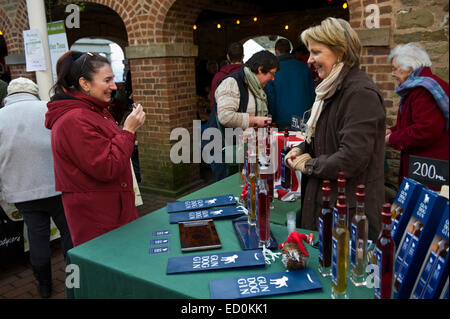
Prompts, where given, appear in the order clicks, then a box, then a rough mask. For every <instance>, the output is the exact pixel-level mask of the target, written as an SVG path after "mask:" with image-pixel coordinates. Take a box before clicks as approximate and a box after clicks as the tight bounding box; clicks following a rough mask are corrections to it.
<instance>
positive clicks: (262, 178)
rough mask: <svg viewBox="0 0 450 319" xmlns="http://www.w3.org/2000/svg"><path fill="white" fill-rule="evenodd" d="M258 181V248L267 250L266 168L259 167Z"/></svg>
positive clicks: (269, 237)
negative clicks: (264, 247)
mask: <svg viewBox="0 0 450 319" xmlns="http://www.w3.org/2000/svg"><path fill="white" fill-rule="evenodd" d="M259 171H260V175H259V181H258V211H257V214H258V218H257V219H256V230H257V233H258V237H259V247H263V245H265V246H266V248H268V247H269V246H270V243H271V234H270V199H269V185H267V168H266V167H264V166H263V167H260V170H259Z"/></svg>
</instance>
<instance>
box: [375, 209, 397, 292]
mask: <svg viewBox="0 0 450 319" xmlns="http://www.w3.org/2000/svg"><path fill="white" fill-rule="evenodd" d="M391 224H392V214H391V205H390V204H388V203H386V204H384V205H383V211H382V212H381V232H380V235H379V236H378V239H377V243H376V246H375V253H374V256H375V260H376V266H377V269H378V278H377V281H376V282H375V299H391V296H392V281H393V276H394V251H395V244H394V240H393V239H392V236H391V226H392V225H391Z"/></svg>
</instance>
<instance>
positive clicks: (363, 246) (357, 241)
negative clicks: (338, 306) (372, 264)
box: [350, 185, 369, 287]
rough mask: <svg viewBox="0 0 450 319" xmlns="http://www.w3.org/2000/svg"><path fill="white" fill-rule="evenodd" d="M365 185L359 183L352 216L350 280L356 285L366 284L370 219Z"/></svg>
mask: <svg viewBox="0 0 450 319" xmlns="http://www.w3.org/2000/svg"><path fill="white" fill-rule="evenodd" d="M364 188H365V187H364V185H358V186H357V191H356V213H355V215H354V216H353V218H352V224H351V239H352V241H351V242H352V244H351V248H350V261H351V263H350V264H351V268H350V269H351V272H350V280H351V282H352V283H353V285H355V286H356V287H359V286H364V285H365V284H366V279H365V274H366V265H367V237H368V232H369V221H368V219H367V216H366V214H365V209H364V200H365V196H366V194H365V192H364Z"/></svg>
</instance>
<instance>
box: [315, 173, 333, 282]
mask: <svg viewBox="0 0 450 319" xmlns="http://www.w3.org/2000/svg"><path fill="white" fill-rule="evenodd" d="M330 185H331V183H330V181H329V180H324V181H323V183H322V210H321V212H320V215H319V227H318V229H319V272H320V274H321V275H322V276H323V277H328V276H331V238H332V236H333V227H332V226H333V211H332V209H331V203H330V193H331V188H330Z"/></svg>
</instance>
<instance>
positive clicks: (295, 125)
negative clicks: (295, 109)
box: [291, 115, 302, 131]
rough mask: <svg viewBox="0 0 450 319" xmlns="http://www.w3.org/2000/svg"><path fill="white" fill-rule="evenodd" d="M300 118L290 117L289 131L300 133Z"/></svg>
mask: <svg viewBox="0 0 450 319" xmlns="http://www.w3.org/2000/svg"><path fill="white" fill-rule="evenodd" d="M301 124H302V118H301V117H299V116H297V115H292V117H291V129H292V130H295V131H300V130H301V129H302V127H301V126H302V125H301Z"/></svg>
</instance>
